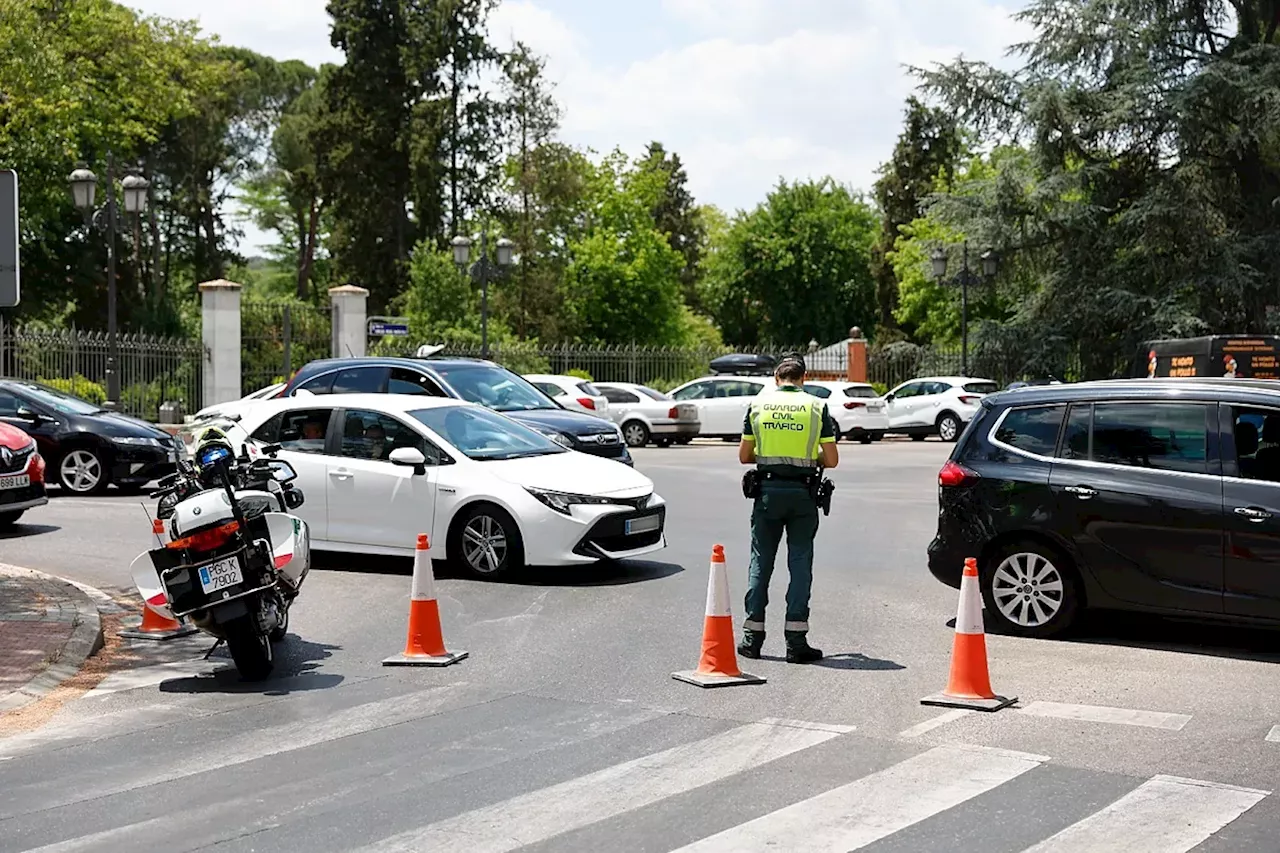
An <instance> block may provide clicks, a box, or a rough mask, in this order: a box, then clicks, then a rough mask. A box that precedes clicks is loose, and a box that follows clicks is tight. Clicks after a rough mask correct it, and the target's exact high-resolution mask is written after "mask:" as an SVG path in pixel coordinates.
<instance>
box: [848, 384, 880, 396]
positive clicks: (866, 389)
mask: <svg viewBox="0 0 1280 853" xmlns="http://www.w3.org/2000/svg"><path fill="white" fill-rule="evenodd" d="M844 395H845V396H846V397H878V396H879V395H878V394H876V389H874V388H872V387H871V386H870V385H850V386H849V387H848V388H846V389H844Z"/></svg>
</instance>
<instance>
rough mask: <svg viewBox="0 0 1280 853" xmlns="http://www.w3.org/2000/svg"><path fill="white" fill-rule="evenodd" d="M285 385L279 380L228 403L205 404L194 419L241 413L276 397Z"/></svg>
mask: <svg viewBox="0 0 1280 853" xmlns="http://www.w3.org/2000/svg"><path fill="white" fill-rule="evenodd" d="M284 386H285V383H284V382H277V383H276V384H275V385H268V386H267V387H266V388H259V389H258V390H257V391H254V392H253V393H252V394H245V395H244V396H243V397H241V398H240V399H239V400H231V401H229V402H226V403H215V404H214V405H212V406H205V407H204V408H203V409H201V410H200V411H198V412H196V413H195V415H194V416H193V417H192V419H193V420H197V421H198V420H205V419H207V418H212V417H224V418H225V417H229V416H231V415H233V414H234V415H238V414H241V413H243V412H244V410H245V409H246V408H247V407H248V406H249V405H251V404H252V403H254V402H256V401H258V400H269V399H271V398H272V397H275V396H276V395H278V394H279V393H280V392H281V391H283V390H284Z"/></svg>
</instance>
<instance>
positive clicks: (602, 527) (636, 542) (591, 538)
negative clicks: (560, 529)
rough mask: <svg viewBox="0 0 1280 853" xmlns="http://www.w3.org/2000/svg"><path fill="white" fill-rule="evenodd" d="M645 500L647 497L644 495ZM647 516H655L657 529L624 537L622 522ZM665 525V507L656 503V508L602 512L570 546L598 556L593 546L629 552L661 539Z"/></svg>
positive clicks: (614, 551)
mask: <svg viewBox="0 0 1280 853" xmlns="http://www.w3.org/2000/svg"><path fill="white" fill-rule="evenodd" d="M646 500H647V498H646ZM649 515H657V516H658V529H657V530H649V531H646V532H644V533H636V534H633V535H631V536H628V535H627V533H626V530H627V528H626V523H627V521H628V520H629V519H633V518H643V517H645V516H649ZM666 526H667V508H666V507H665V506H660V507H658V508H657V510H647V511H640V510H634V511H632V512H619V513H615V514H613V515H606V516H605V517H604V518H601V519H600V520H599V521H597V522H596V523H595V524H593V525H591V529H590V530H588V531H587V535H586V536H583V537H582V539H581V541H579V542H578V545H577V547H575V548H574V549H573V553H575V554H578V555H581V556H583V557H600V556H601V554H600V553H599V551H598V550H597V549H603V550H605V551H608V552H610V553H614V554H616V553H618V552H620V551H632V550H635V549H636V548H646V547H648V546H650V545H656V544H657V543H659V542H661V541H662V532H663V530H665V529H666Z"/></svg>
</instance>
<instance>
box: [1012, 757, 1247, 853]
mask: <svg viewBox="0 0 1280 853" xmlns="http://www.w3.org/2000/svg"><path fill="white" fill-rule="evenodd" d="M1268 793H1269V792H1268V791H1257V790H1254V789H1252V788H1237V787H1235V786H1234V785H1220V784H1217V783H1215V782H1201V781H1199V780H1196V779H1180V778H1178V777H1176V776H1153V777H1151V778H1150V779H1148V780H1147V781H1146V782H1144V783H1143V784H1141V785H1139V786H1138V787H1137V788H1135V789H1133V790H1132V791H1130V792H1129V793H1128V794H1125V795H1124V796H1123V797H1121V798H1120V799H1118V800H1116V801H1115V802H1114V803H1112V804H1111V805H1109V806H1107V807H1106V808H1105V809H1103V810H1102V811H1099V812H1094V813H1093V814H1092V815H1090V816H1089V817H1087V818H1085V819H1084V820H1082V821H1079V822H1077V823H1074V824H1072V825H1071V826H1068V827H1067V828H1066V829H1064V830H1062V831H1061V832H1059V833H1058V834H1056V835H1053V836H1051V837H1049V838H1046V839H1045V840H1044V841H1042V842H1040V843H1039V844H1037V845H1035V846H1034V847H1032V848H1030V849H1029V850H1027V851H1026V853H1073V851H1077V850H1088V851H1089V853H1185V851H1187V850H1190V849H1191V848H1192V847H1195V846H1196V845H1197V844H1200V843H1201V842H1202V841H1204V840H1205V839H1206V838H1208V837H1209V836H1211V835H1213V834H1214V833H1215V832H1217V831H1218V830H1220V829H1222V828H1223V827H1224V826H1226V825H1227V824H1229V823H1231V822H1232V821H1233V820H1235V819H1236V818H1238V817H1240V815H1242V814H1244V813H1245V812H1247V811H1248V810H1249V809H1251V808H1253V807H1254V806H1256V805H1257V804H1258V803H1259V802H1261V801H1262V799H1263V798H1264V797H1266V796H1267V794H1268Z"/></svg>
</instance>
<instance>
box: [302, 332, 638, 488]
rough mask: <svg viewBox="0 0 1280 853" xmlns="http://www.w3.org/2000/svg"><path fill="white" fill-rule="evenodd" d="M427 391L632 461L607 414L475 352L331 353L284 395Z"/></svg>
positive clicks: (562, 441)
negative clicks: (572, 405)
mask: <svg viewBox="0 0 1280 853" xmlns="http://www.w3.org/2000/svg"><path fill="white" fill-rule="evenodd" d="M299 392H306V393H311V394H423V395H427V396H431V397H452V398H454V399H457V400H467V401H469V402H472V403H479V404H480V405H482V406H486V407H487V408H490V409H493V410H494V411H497V412H502V413H503V414H504V415H507V416H508V417H510V418H513V419H515V420H517V421H519V422H520V423H522V424H524V425H525V426H528V427H531V428H533V429H535V430H537V431H538V432H540V433H542V434H543V435H545V436H547V437H548V438H550V439H551V440H552V441H555V442H556V443H558V444H561V445H563V446H564V447H568V448H570V449H572V450H580V451H582V452H583V453H590V454H592V455H593V456H603V457H605V458H606V459H614V460H617V461H618V462H622V463H624V464H627V465H632V464H633V462H632V459H631V453H630V452H629V451H628V450H627V445H626V443H625V442H624V441H623V440H622V433H620V432H619V431H618V428H617V427H616V426H614V425H613V423H611V422H610V421H606V420H604V419H603V418H597V417H592V416H591V415H584V414H582V413H580V412H571V411H569V410H568V409H565V408H564V407H562V406H561V405H560V404H559V403H557V402H555V401H554V400H552V399H551V398H550V397H548V396H547V395H546V394H544V393H542V392H541V391H539V390H538V389H537V388H535V387H534V386H533V385H532V384H530V383H529V382H528V381H526V380H525V379H524V378H523V377H521V376H518V375H516V374H515V373H512V372H511V371H510V370H507V369H506V368H505V367H501V366H499V365H497V364H494V363H493V362H491V361H483V360H481V359H473V358H384V357H366V358H329V359H321V360H319V361H313V362H310V363H309V364H307V365H306V366H305V367H303V368H302V369H301V370H299V371H298V372H297V373H296V374H295V375H294V377H293V378H292V379H291V380H289V384H288V386H286V388H285V389H284V392H283V394H282V395H281V396H285V397H292V396H296V395H297V394H298V393H299Z"/></svg>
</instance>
